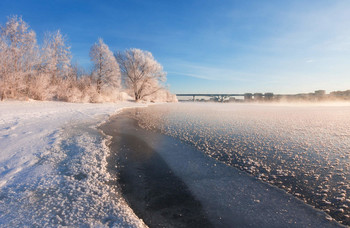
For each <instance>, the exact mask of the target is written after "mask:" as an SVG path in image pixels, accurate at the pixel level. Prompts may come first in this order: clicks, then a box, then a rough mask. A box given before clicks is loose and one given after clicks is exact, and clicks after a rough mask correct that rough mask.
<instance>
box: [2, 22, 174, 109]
mask: <svg viewBox="0 0 350 228" xmlns="http://www.w3.org/2000/svg"><path fill="white" fill-rule="evenodd" d="M71 58H72V56H71V52H70V47H69V46H68V45H67V44H66V38H65V37H64V36H63V35H62V34H61V32H60V31H59V30H58V31H56V32H54V33H47V34H46V36H45V37H44V41H43V45H42V47H41V48H39V47H38V45H37V40H36V34H35V32H34V31H33V30H31V29H30V28H29V25H28V24H27V23H26V22H24V21H23V20H22V18H21V17H18V16H12V17H9V18H8V21H7V22H6V24H5V25H3V26H2V25H0V100H3V99H35V100H61V101H68V102H116V101H119V100H125V99H129V95H127V94H126V93H125V92H124V91H127V92H130V91H132V92H131V94H132V96H134V98H135V100H136V101H139V100H148V101H176V97H175V96H174V95H172V94H170V93H169V91H168V90H166V89H164V88H163V86H162V84H163V82H164V81H165V78H166V73H165V72H164V71H163V67H162V65H160V64H159V63H158V62H157V61H156V60H155V59H154V58H153V56H152V54H151V53H150V52H147V51H143V50H140V49H129V50H126V51H125V52H123V53H121V52H119V53H118V54H117V55H116V56H114V55H113V53H112V52H111V51H110V50H109V48H108V46H107V45H106V44H105V43H104V42H103V41H102V39H99V40H98V41H97V43H95V44H94V45H93V46H92V47H91V50H90V58H91V61H92V62H93V66H94V67H93V70H92V72H91V74H88V73H85V71H84V70H82V69H81V68H80V67H79V66H78V65H77V64H75V65H74V64H72V63H71ZM122 76H123V77H122ZM122 79H123V83H122ZM122 84H123V86H124V87H125V88H122Z"/></svg>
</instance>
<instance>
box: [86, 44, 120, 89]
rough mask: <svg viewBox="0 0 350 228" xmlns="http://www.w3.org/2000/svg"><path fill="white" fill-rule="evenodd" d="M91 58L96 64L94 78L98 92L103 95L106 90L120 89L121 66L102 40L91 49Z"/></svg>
mask: <svg viewBox="0 0 350 228" xmlns="http://www.w3.org/2000/svg"><path fill="white" fill-rule="evenodd" d="M90 58H91V61H92V62H93V64H94V68H93V72H92V77H93V79H94V81H95V82H96V89H97V92H98V93H101V90H103V89H104V88H112V89H120V87H121V75H120V70H119V65H118V63H117V61H116V59H115V58H114V56H113V53H112V52H111V51H110V50H109V48H108V46H107V45H106V44H105V43H104V42H103V40H102V39H101V38H100V39H98V41H97V43H95V44H94V45H93V46H92V47H91V49H90Z"/></svg>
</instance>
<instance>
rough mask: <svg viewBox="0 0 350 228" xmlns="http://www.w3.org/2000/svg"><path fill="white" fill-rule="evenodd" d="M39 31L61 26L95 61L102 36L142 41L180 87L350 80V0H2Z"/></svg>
mask: <svg viewBox="0 0 350 228" xmlns="http://www.w3.org/2000/svg"><path fill="white" fill-rule="evenodd" d="M10 15H21V16H22V17H23V19H24V21H26V22H27V23H29V25H30V26H31V28H32V29H33V30H34V31H35V32H36V33H37V37H38V40H39V42H40V40H41V39H42V37H43V34H44V33H45V32H46V31H54V30H57V29H60V30H61V32H62V33H63V34H65V35H66V36H67V37H68V43H69V45H70V46H71V51H72V54H73V60H74V61H76V62H78V63H79V64H80V65H82V66H83V67H85V68H87V69H88V68H89V67H90V60H89V49H90V47H91V45H92V44H93V43H94V42H96V40H97V39H98V38H99V37H101V38H103V39H104V41H105V43H106V44H107V45H108V46H109V47H110V49H111V50H112V51H113V52H115V51H117V50H124V49H127V48H140V49H144V50H148V51H150V52H152V53H153V55H154V57H155V58H156V59H157V60H158V61H159V62H160V63H161V64H162V65H163V67H164V70H165V71H166V72H168V82H167V83H168V85H169V86H170V90H171V91H172V92H174V93H190V92H191V93H192V92H194V93H210V92H211V93H220V92H222V93H241V92H274V93H299V92H309V91H313V90H316V89H325V90H327V92H330V91H333V90H346V89H350V1H349V0H308V1H305V0H270V1H268V0H266V1H262V0H240V1H235V0H173V1H167V0H156V1H152V0H113V1H112V0H111V1H102V0H101V1H97V0H96V1H88V0H32V1H30V0H1V1H0V23H1V24H3V23H5V22H6V20H7V16H10Z"/></svg>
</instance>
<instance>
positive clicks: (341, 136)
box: [136, 102, 350, 225]
mask: <svg viewBox="0 0 350 228" xmlns="http://www.w3.org/2000/svg"><path fill="white" fill-rule="evenodd" d="M349 116H350V104H349V103H347V104H340V103H338V104H308V105H304V104H217V103H216V104H213V103H212V104H208V103H204V104H203V103H192V102H191V103H186V104H183V103H182V104H181V103H180V104H175V105H168V106H166V105H163V106H153V107H150V108H148V109H145V110H140V112H139V114H138V115H137V116H136V118H138V119H139V121H140V124H141V125H142V126H143V127H144V128H147V129H155V130H156V131H160V132H161V133H163V134H166V135H170V136H172V137H175V138H178V139H180V140H181V141H182V142H184V143H186V144H189V145H192V146H194V147H195V148H197V149H198V150H200V151H202V152H203V153H205V154H206V155H208V156H210V157H212V158H215V159H217V160H218V161H221V162H223V163H225V164H227V165H230V166H234V167H237V168H239V169H241V170H243V171H245V172H246V173H249V174H251V175H252V176H255V177H256V178H258V179H260V180H262V181H264V182H268V183H270V184H272V185H275V186H278V187H279V188H281V189H284V190H285V191H286V192H289V193H290V194H293V195H294V196H296V197H297V198H299V199H301V200H303V201H305V202H307V203H308V204H310V205H313V206H316V207H317V208H319V209H322V210H324V211H325V212H327V213H329V214H330V215H331V216H332V217H333V218H335V219H337V220H338V221H341V222H343V223H344V224H347V225H349V224H350V198H349V197H350V182H349V180H350V152H349V151H350V138H349V136H350V131H349V129H350V128H349V126H350V121H349V120H350V119H349Z"/></svg>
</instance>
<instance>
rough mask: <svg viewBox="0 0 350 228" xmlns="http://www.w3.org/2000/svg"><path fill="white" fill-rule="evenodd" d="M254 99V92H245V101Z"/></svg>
mask: <svg viewBox="0 0 350 228" xmlns="http://www.w3.org/2000/svg"><path fill="white" fill-rule="evenodd" d="M252 99H253V94H252V93H245V94H244V100H245V101H251V100H252Z"/></svg>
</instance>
